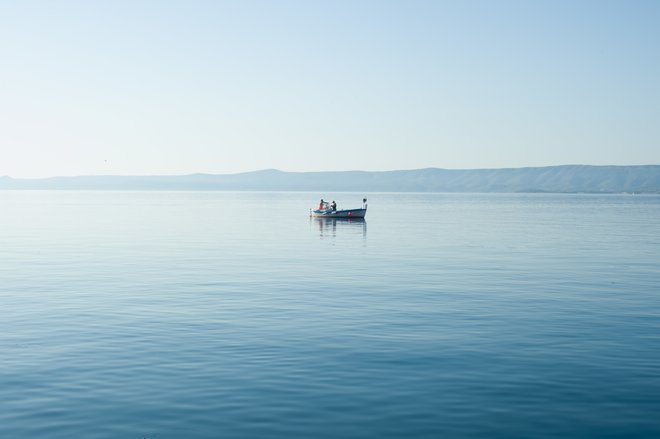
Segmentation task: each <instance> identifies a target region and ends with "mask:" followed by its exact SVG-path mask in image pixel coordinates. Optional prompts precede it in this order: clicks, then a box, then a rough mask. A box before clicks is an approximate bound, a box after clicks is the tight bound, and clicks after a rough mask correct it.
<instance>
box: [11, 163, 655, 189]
mask: <svg viewBox="0 0 660 439" xmlns="http://www.w3.org/2000/svg"><path fill="white" fill-rule="evenodd" d="M0 189H71V190H74V189H76V190H80V189H87V190H265V191H269V190H271V191H322V192H327V191H356V192H376V191H382V192H562V193H573V192H585V193H621V192H629V193H632V192H635V193H660V166H658V165H648V166H583V165H566V166H550V167H544V168H509V169H471V170H452V169H437V168H428V169H417V170H409V171H386V172H364V171H346V172H282V171H277V170H264V171H256V172H247V173H242V174H230V175H213V174H192V175H181V176H132V177H125V176H88V177H53V178H46V179H14V178H10V177H0Z"/></svg>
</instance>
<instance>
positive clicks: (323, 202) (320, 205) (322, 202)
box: [319, 198, 325, 210]
mask: <svg viewBox="0 0 660 439" xmlns="http://www.w3.org/2000/svg"><path fill="white" fill-rule="evenodd" d="M324 204H325V201H323V198H321V202H320V203H319V210H323V208H324V206H323V205H324Z"/></svg>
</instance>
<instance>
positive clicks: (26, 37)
mask: <svg viewBox="0 0 660 439" xmlns="http://www.w3.org/2000/svg"><path fill="white" fill-rule="evenodd" d="M658 23H660V2H659V1H634V0H633V1H550V0H548V1H522V0H521V1H453V2H445V1H332V2H330V1H311V0H309V1H274V0H273V1H238V0H237V1H232V2H229V1H147V0H145V1H110V2H108V1H105V2H101V1H58V2H51V1H42V2H37V1H29V0H28V1H20V2H15V1H1V0H0V175H9V176H12V177H46V176H55V175H91V174H114V175H153V174H189V173H194V172H207V173H235V172H244V171H252V170H258V169H266V168H277V169H281V170H285V171H323V170H354V169H361V170H392V169H414V168H425V167H440V168H499V167H520V166H548V165H559V164H593V165H603V164H611V165H633V164H660V25H658Z"/></svg>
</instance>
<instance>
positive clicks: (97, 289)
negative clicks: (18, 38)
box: [0, 192, 660, 439]
mask: <svg viewBox="0 0 660 439" xmlns="http://www.w3.org/2000/svg"><path fill="white" fill-rule="evenodd" d="M321 196H324V198H329V199H332V198H334V199H336V200H337V201H338V204H339V207H340V208H348V207H358V206H360V205H361V199H362V196H363V194H307V193H228V192H0V206H1V208H0V209H1V210H0V312H1V318H0V437H3V438H4V437H7V438H55V439H57V438H67V439H70V438H74V437H76V438H136V439H142V438H145V437H146V438H150V439H161V438H220V437H222V438H394V437H396V438H399V437H401V438H403V437H415V438H438V437H456V438H461V437H465V438H471V437H474V438H477V437H479V438H482V437H488V438H527V437H539V438H557V437H563V438H586V437H601V438H615V437H640V438H641V437H649V438H650V437H659V436H660V416H659V415H658V414H659V413H660V197H658V196H624V195H620V196H619V195H616V196H614V195H601V196H589V195H471V194H457V195H449V194H424V195H420V194H370V195H368V196H369V213H368V215H367V220H366V222H341V221H340V222H336V223H332V222H323V221H319V220H310V219H309V218H308V209H309V207H311V206H312V205H314V204H316V203H318V198H320V197H321Z"/></svg>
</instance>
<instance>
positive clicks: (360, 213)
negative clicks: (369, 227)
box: [311, 208, 367, 218]
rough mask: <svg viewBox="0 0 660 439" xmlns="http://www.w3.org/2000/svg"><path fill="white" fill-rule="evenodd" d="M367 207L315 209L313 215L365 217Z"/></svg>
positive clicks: (323, 216)
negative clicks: (333, 209)
mask: <svg viewBox="0 0 660 439" xmlns="http://www.w3.org/2000/svg"><path fill="white" fill-rule="evenodd" d="M366 214H367V209H366V208H364V209H346V210H335V211H332V210H313V211H312V212H311V216H312V217H314V218H364V216H365V215H366Z"/></svg>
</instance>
